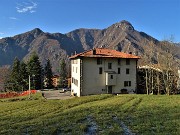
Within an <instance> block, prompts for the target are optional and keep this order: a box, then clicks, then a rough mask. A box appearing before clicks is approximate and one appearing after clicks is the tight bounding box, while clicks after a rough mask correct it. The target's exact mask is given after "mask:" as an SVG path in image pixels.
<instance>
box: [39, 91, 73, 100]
mask: <svg viewBox="0 0 180 135" xmlns="http://www.w3.org/2000/svg"><path fill="white" fill-rule="evenodd" d="M42 93H44V97H45V98H46V99H70V98H72V96H70V95H71V92H70V91H66V92H62V90H44V91H42Z"/></svg>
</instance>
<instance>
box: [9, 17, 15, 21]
mask: <svg viewBox="0 0 180 135" xmlns="http://www.w3.org/2000/svg"><path fill="white" fill-rule="evenodd" d="M9 19H11V20H17V18H16V17H9Z"/></svg>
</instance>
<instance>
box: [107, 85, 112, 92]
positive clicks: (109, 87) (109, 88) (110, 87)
mask: <svg viewBox="0 0 180 135" xmlns="http://www.w3.org/2000/svg"><path fill="white" fill-rule="evenodd" d="M108 94H112V86H108Z"/></svg>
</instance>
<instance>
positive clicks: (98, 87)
mask: <svg viewBox="0 0 180 135" xmlns="http://www.w3.org/2000/svg"><path fill="white" fill-rule="evenodd" d="M108 63H112V69H108ZM99 67H102V68H103V74H99ZM118 67H119V68H121V74H116V77H117V78H116V85H113V87H112V88H113V93H120V92H121V89H127V90H128V92H129V93H132V92H133V91H134V90H135V88H136V60H135V59H131V61H130V65H126V59H122V60H121V65H118V61H117V58H103V63H102V65H97V61H96V58H83V87H82V88H83V93H82V95H88V94H101V93H107V86H106V72H108V71H115V72H116V73H117V72H118ZM126 68H129V70H130V74H126ZM124 81H131V86H130V87H124Z"/></svg>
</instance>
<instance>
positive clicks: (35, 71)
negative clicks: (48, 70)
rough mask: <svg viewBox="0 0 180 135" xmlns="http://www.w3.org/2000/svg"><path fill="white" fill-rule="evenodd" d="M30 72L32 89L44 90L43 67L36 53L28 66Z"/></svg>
mask: <svg viewBox="0 0 180 135" xmlns="http://www.w3.org/2000/svg"><path fill="white" fill-rule="evenodd" d="M27 67H28V72H29V75H30V78H31V89H36V90H38V89H41V88H42V67H41V64H40V61H39V57H38V55H37V54H36V53H33V54H32V55H31V57H30V60H29V61H28V64H27Z"/></svg>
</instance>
